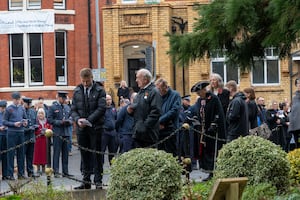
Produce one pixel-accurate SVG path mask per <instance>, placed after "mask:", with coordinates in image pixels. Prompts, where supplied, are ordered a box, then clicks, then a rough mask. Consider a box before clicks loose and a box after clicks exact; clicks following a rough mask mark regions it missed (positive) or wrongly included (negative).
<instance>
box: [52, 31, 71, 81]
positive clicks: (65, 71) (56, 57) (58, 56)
mask: <svg viewBox="0 0 300 200" xmlns="http://www.w3.org/2000/svg"><path fill="white" fill-rule="evenodd" d="M58 32H63V33H64V47H65V49H64V51H65V52H64V54H65V55H64V56H61V55H56V33H58ZM54 42H55V49H54V51H55V52H54V54H55V79H56V77H57V74H56V59H64V81H56V85H67V83H68V76H67V72H68V71H67V68H68V67H67V31H56V32H55V41H54Z"/></svg>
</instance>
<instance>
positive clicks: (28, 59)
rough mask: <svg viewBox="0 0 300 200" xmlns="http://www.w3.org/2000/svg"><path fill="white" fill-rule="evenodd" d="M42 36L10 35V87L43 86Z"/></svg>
mask: <svg viewBox="0 0 300 200" xmlns="http://www.w3.org/2000/svg"><path fill="white" fill-rule="evenodd" d="M42 49H43V48H42V35H41V34H40V33H31V34H12V35H10V66H11V86H32V85H42V84H43V65H42V63H43V62H42V61H43V58H42V55H43V54H42Z"/></svg>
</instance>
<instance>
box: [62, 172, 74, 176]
mask: <svg viewBox="0 0 300 200" xmlns="http://www.w3.org/2000/svg"><path fill="white" fill-rule="evenodd" d="M62 177H74V175H72V174H68V173H63V174H62Z"/></svg>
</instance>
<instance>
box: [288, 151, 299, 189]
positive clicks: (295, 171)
mask: <svg viewBox="0 0 300 200" xmlns="http://www.w3.org/2000/svg"><path fill="white" fill-rule="evenodd" d="M287 158H288V160H289V162H290V166H291V170H290V180H291V182H292V184H294V185H299V184H300V149H295V150H293V151H291V152H289V153H288V155H287Z"/></svg>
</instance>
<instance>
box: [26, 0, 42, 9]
mask: <svg viewBox="0 0 300 200" xmlns="http://www.w3.org/2000/svg"><path fill="white" fill-rule="evenodd" d="M41 8H42V0H27V9H28V10H38V9H41Z"/></svg>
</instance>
